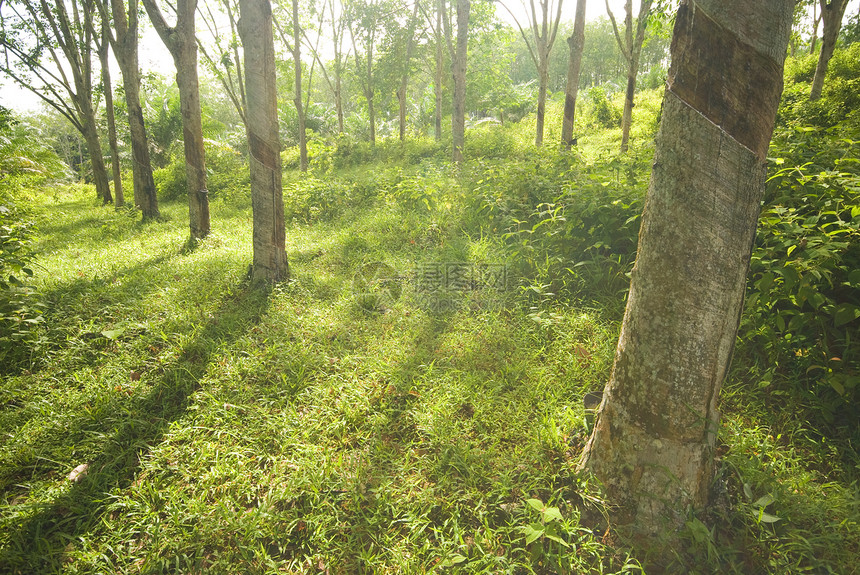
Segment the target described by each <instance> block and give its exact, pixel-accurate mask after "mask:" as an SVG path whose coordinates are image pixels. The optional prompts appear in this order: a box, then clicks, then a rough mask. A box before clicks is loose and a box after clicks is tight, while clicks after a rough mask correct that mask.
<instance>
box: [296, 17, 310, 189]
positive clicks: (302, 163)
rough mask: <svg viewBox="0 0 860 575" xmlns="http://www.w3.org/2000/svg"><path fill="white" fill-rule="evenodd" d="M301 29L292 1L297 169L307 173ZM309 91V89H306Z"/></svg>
mask: <svg viewBox="0 0 860 575" xmlns="http://www.w3.org/2000/svg"><path fill="white" fill-rule="evenodd" d="M301 41H302V38H301V27H300V26H299V0H293V69H294V70H295V74H296V75H295V78H296V86H295V88H296V91H295V94H294V96H293V103H294V104H295V106H296V115H297V116H298V119H299V169H300V170H301V171H302V172H307V171H308V136H307V128H306V122H305V111H304V108H303V107H302V51H301ZM308 90H310V88H308Z"/></svg>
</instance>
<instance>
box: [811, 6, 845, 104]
mask: <svg viewBox="0 0 860 575" xmlns="http://www.w3.org/2000/svg"><path fill="white" fill-rule="evenodd" d="M847 6H848V0H830V1H829V2H828V1H827V0H821V19H822V21H823V22H824V37H823V38H822V41H821V52H820V53H819V54H818V65H817V66H816V67H815V77H814V78H813V79H812V91H811V92H810V94H809V99H810V100H817V99H819V98H820V97H821V91H822V90H823V89H824V77H825V76H827V68H828V67H829V66H830V59H831V58H832V57H833V50H835V49H836V40H837V39H838V38H839V30H840V29H841V28H842V17H843V16H844V15H845V8H846V7H847Z"/></svg>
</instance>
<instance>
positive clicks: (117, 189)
mask: <svg viewBox="0 0 860 575" xmlns="http://www.w3.org/2000/svg"><path fill="white" fill-rule="evenodd" d="M108 34H109V32H108V23H107V22H102V28H101V38H100V39H98V36H96V35H95V33H94V34H93V38H95V39H96V48H97V49H98V53H99V62H100V63H101V67H102V90H103V92H104V96H105V116H106V117H107V127H108V144H109V145H110V164H111V175H112V176H113V191H114V196H115V197H116V201H115V203H114V205H115V206H116V207H117V208H121V207H123V206H124V205H125V194H124V193H123V189H122V166H121V164H120V159H119V146H118V145H117V138H116V114H115V113H114V107H113V83H112V81H111V74H110V62H109V57H108V56H109V50H110V41H109V40H108Z"/></svg>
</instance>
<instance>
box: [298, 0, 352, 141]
mask: <svg viewBox="0 0 860 575" xmlns="http://www.w3.org/2000/svg"><path fill="white" fill-rule="evenodd" d="M336 5H337V8H336ZM342 8H343V7H342V5H341V3H340V2H336V0H325V2H324V5H323V7H322V9H321V10H320V11H319V14H318V17H319V20H318V23H317V29H316V31H317V33H318V34H319V35H320V36H322V29H323V27H324V24H328V26H329V27H330V30H331V36H330V37H329V40H331V44H330V47H331V49H332V51H333V56H332V57H333V59H332V60H331V62H330V63H328V64H326V63H325V62H324V61H323V59H322V56H321V54H320V49H319V45H318V43H317V44H314V43H312V42H311V41H310V40H309V39H308V35H307V32H306V31H303V34H302V35H303V39H304V43H305V46H307V47H308V49H309V50H310V52H311V54H312V55H313V58H314V60H316V62H317V64H318V65H319V67H320V70H321V71H322V74H323V78H324V79H325V82H326V85H328V87H329V90H331V93H332V96H333V97H334V106H335V113H336V114H337V131H338V133H340V134H342V133H343V75H344V73H345V72H346V61H347V60H348V58H349V53H350V52H349V50H347V51H344V45H343V44H344V36H345V35H346V29H347V20H346V18H345V17H344V16H343V12H342ZM326 10H328V12H326Z"/></svg>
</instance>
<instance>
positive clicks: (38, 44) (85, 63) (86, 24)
mask: <svg viewBox="0 0 860 575" xmlns="http://www.w3.org/2000/svg"><path fill="white" fill-rule="evenodd" d="M3 8H4V11H8V12H6V14H4V16H3V18H2V30H0V48H2V50H3V54H2V56H3V57H2V58H0V72H2V73H3V74H4V75H6V76H7V77H9V78H11V79H12V80H13V81H15V82H16V83H17V84H18V85H20V86H21V87H23V88H25V89H27V90H29V91H30V92H32V93H33V94H35V95H36V96H37V97H38V98H39V99H41V100H42V101H43V102H45V103H46V104H48V105H49V106H51V107H52V108H54V109H55V110H57V111H58V112H59V113H60V114H62V115H63V116H64V117H65V118H66V119H67V120H69V122H70V123H71V124H72V125H73V126H74V127H75V129H76V130H77V131H78V132H80V134H81V136H83V138H84V142H86V146H87V152H88V154H89V157H90V163H91V166H92V170H93V183H94V184H95V187H96V194H98V197H99V198H101V200H102V202H103V203H104V204H108V203H110V202H112V201H113V198H112V197H111V192H110V183H109V180H108V176H107V170H106V168H105V164H104V157H103V156H102V151H101V142H100V140H99V133H98V129H97V125H96V116H95V108H94V105H93V68H92V51H93V46H94V44H95V37H94V36H95V34H94V32H93V26H92V21H93V20H94V19H95V12H96V8H95V6H94V4H93V0H70V1H69V2H68V3H67V2H66V1H65V0H58V1H56V2H52V3H50V4H49V3H48V2H47V1H46V0H18V1H15V2H7V3H5V4H4V6H3Z"/></svg>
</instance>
